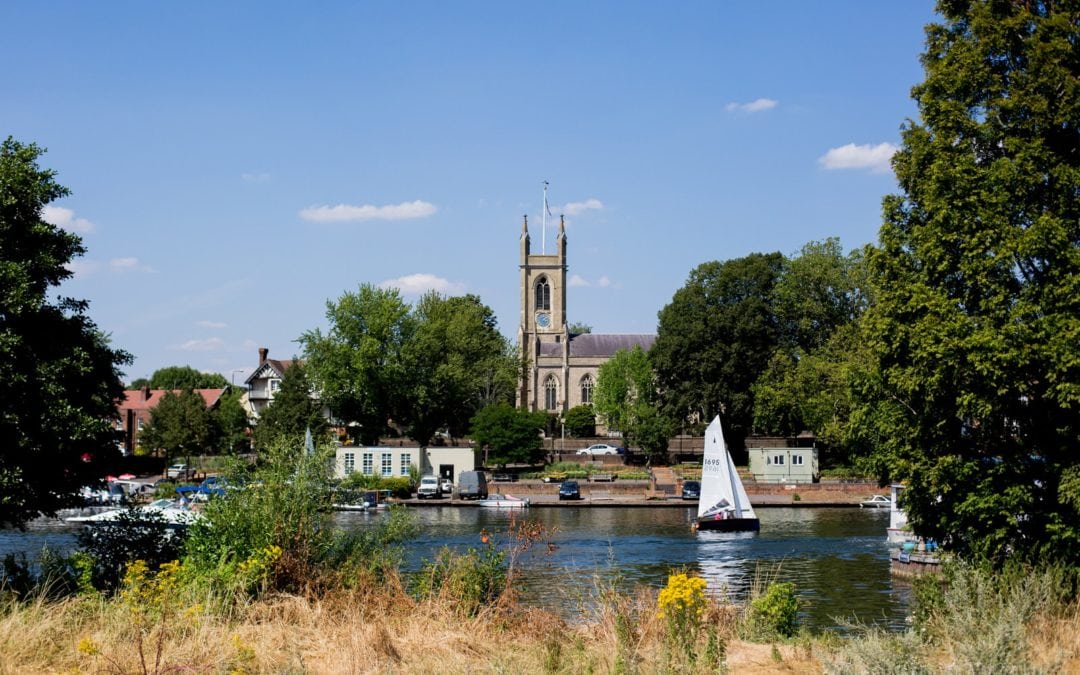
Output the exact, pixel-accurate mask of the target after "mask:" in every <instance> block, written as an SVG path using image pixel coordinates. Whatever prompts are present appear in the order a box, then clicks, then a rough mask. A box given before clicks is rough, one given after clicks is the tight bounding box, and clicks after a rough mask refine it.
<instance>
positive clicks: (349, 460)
mask: <svg viewBox="0 0 1080 675" xmlns="http://www.w3.org/2000/svg"><path fill="white" fill-rule="evenodd" d="M344 460H345V461H344V465H345V475H346V476H348V475H349V474H350V473H352V472H353V471H356V453H355V452H346V453H345V455H344Z"/></svg>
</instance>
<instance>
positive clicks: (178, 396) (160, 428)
mask: <svg viewBox="0 0 1080 675" xmlns="http://www.w3.org/2000/svg"><path fill="white" fill-rule="evenodd" d="M220 435H221V430H220V428H219V427H218V424H217V419H216V417H215V416H214V414H213V413H212V412H211V411H210V410H207V408H206V399H204V398H203V397H202V396H201V395H200V394H198V393H196V392H194V391H192V390H191V389H184V390H181V391H180V392H179V393H177V392H175V391H168V392H165V395H164V396H162V397H161V400H160V401H158V404H157V405H156V406H154V408H153V410H151V411H150V423H149V424H148V425H146V427H145V428H143V430H142V431H141V432H140V433H139V444H140V445H142V446H143V447H144V448H148V449H150V450H161V451H163V452H164V453H165V464H166V465H168V463H169V461H170V458H171V457H187V456H191V455H200V454H213V453H214V451H215V449H216V448H217V442H218V439H219V437H220Z"/></svg>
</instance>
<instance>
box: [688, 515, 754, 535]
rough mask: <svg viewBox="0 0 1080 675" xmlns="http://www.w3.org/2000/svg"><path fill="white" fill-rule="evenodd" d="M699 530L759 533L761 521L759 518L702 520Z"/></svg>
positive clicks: (698, 524)
mask: <svg viewBox="0 0 1080 675" xmlns="http://www.w3.org/2000/svg"><path fill="white" fill-rule="evenodd" d="M697 529H699V530H709V531H710V532H759V531H760V530H761V521H760V520H758V519H757V518H721V519H715V518H702V519H699V520H698V521H697Z"/></svg>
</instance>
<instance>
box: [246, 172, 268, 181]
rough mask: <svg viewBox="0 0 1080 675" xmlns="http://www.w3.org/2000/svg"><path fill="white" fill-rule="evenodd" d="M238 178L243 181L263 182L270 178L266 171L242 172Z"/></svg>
mask: <svg viewBox="0 0 1080 675" xmlns="http://www.w3.org/2000/svg"><path fill="white" fill-rule="evenodd" d="M240 180H242V181H244V182H245V183H265V182H266V181H268V180H270V174H268V173H242V174H240Z"/></svg>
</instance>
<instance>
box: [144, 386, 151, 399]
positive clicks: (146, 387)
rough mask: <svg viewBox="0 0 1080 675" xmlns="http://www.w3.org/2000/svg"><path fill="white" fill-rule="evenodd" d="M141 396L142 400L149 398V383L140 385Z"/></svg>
mask: <svg viewBox="0 0 1080 675" xmlns="http://www.w3.org/2000/svg"><path fill="white" fill-rule="evenodd" d="M142 398H143V400H144V401H149V400H150V385H148V384H144V385H143V387H142Z"/></svg>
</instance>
